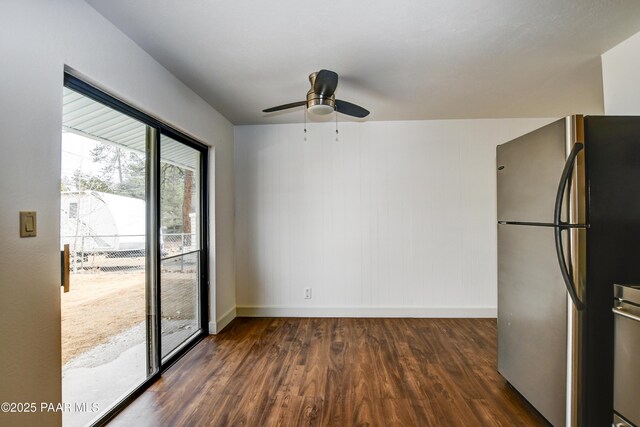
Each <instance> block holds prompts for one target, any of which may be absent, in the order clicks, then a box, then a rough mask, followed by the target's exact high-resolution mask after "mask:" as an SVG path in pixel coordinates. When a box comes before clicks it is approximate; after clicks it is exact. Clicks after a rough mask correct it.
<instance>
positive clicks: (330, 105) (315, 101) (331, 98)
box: [262, 70, 369, 118]
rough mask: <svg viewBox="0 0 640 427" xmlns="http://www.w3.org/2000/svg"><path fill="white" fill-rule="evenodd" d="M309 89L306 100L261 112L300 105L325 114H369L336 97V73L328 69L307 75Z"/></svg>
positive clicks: (357, 115)
mask: <svg viewBox="0 0 640 427" xmlns="http://www.w3.org/2000/svg"><path fill="white" fill-rule="evenodd" d="M309 82H310V83H311V89H309V92H307V100H306V101H300V102H292V103H290V104H284V105H279V106H277V107H272V108H267V109H266V110H262V112H263V113H272V112H274V111H281V110H287V109H289V108H295V107H299V106H302V105H305V106H306V107H307V111H309V113H311V114H314V115H318V116H326V115H327V114H331V113H333V112H334V111H337V112H338V113H342V114H346V115H348V116H353V117H358V118H363V117H367V116H368V115H369V111H367V110H366V109H364V108H362V107H360V106H359V105H356V104H352V103H350V102H347V101H341V100H339V99H336V97H335V90H336V87H338V74H337V73H335V72H333V71H329V70H320V71H318V72H316V73H311V74H310V75H309Z"/></svg>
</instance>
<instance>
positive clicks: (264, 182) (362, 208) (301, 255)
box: [235, 119, 551, 316]
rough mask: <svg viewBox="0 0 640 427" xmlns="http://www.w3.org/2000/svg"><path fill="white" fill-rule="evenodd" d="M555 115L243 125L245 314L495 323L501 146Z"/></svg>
mask: <svg viewBox="0 0 640 427" xmlns="http://www.w3.org/2000/svg"><path fill="white" fill-rule="evenodd" d="M550 121H551V120H550V119H508V120H451V121H410V122H369V123H340V124H339V129H340V134H339V141H336V140H335V126H334V125H333V124H332V123H314V124H311V125H308V128H309V133H308V137H307V141H304V140H303V138H304V134H303V125H302V124H293V125H267V126H239V127H236V128H235V153H236V167H235V174H236V251H237V256H236V258H237V270H236V283H237V303H238V314H239V315H292V316H306V315H309V316H495V314H496V304H497V302H496V292H497V289H496V287H497V285H496V225H495V223H496V182H495V146H496V145H497V144H499V143H502V142H506V141H508V140H510V139H512V138H514V137H517V136H519V135H522V134H524V133H526V132H528V131H530V130H533V129H535V128H537V127H539V126H542V125H544V124H546V123H549V122H550ZM305 287H311V288H312V299H311V300H305V299H303V294H304V291H303V290H304V288H305Z"/></svg>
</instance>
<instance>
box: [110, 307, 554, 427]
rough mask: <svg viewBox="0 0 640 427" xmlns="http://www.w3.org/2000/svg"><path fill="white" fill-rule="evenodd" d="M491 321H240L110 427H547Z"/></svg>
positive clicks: (212, 338) (195, 353)
mask: <svg viewBox="0 0 640 427" xmlns="http://www.w3.org/2000/svg"><path fill="white" fill-rule="evenodd" d="M496 340H497V331H496V321H495V319H327V318H324V319H297V318H295V319H294V318H277V319H274V318H259V319H257V318H252V319H250V318H238V319H236V320H234V321H233V323H232V324H231V325H230V326H229V327H228V328H227V329H226V330H224V331H223V332H222V333H221V334H219V335H217V336H210V337H208V338H206V339H205V340H204V341H202V342H201V343H199V344H198V345H197V346H196V347H195V348H194V349H193V350H192V351H191V352H190V353H188V354H187V355H186V356H185V357H183V358H182V359H181V360H180V361H179V362H178V363H177V364H176V365H174V366H173V367H172V368H171V369H169V370H168V371H167V372H166V373H165V374H164V376H163V378H162V379H160V380H159V381H158V382H157V383H155V384H154V385H152V386H151V387H150V388H149V390H147V391H146V392H145V393H143V394H142V396H140V397H139V398H138V399H137V400H136V401H135V402H133V403H132V404H131V405H130V406H129V407H128V408H126V409H125V410H124V411H123V412H122V413H121V414H119V415H118V416H117V417H116V418H115V419H114V420H113V421H112V422H111V423H110V426H201V425H211V426H280V425H282V426H340V427H342V426H420V427H422V426H465V427H467V426H510V427H511V426H538V425H540V426H543V425H546V423H545V421H544V420H543V419H542V418H541V417H540V416H539V415H538V414H537V413H536V412H535V411H534V410H533V409H531V407H530V406H529V405H528V404H527V402H526V401H524V399H523V398H522V397H521V396H520V395H519V394H518V393H517V392H515V391H514V390H513V389H512V388H511V387H510V386H508V385H507V384H506V382H505V380H504V379H503V378H502V377H501V376H500V375H499V374H498V372H497V371H496V357H497V356H496Z"/></svg>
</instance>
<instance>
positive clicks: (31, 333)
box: [0, 0, 235, 426]
mask: <svg viewBox="0 0 640 427" xmlns="http://www.w3.org/2000/svg"><path fill="white" fill-rule="evenodd" d="M0 57H1V58H2V65H1V66H0V82H2V96H1V97H0V121H1V126H0V150H1V154H0V236H2V244H1V246H0V402H5V401H8V402H38V403H39V402H59V401H60V397H61V367H60V287H59V280H60V265H59V264H60V261H59V260H60V254H59V239H58V234H59V192H60V182H59V180H60V178H59V177H60V134H61V114H62V78H63V68H64V65H65V64H67V65H69V66H70V67H72V68H74V69H76V70H78V71H79V72H81V73H83V74H84V75H86V76H89V77H90V78H91V79H93V80H95V81H96V82H99V83H100V85H101V86H102V87H103V88H105V89H106V90H108V91H109V92H111V93H113V94H115V95H116V96H119V97H121V98H122V99H124V100H126V101H127V102H130V103H131V104H132V105H134V106H136V107H139V108H140V109H142V110H144V111H146V112H148V113H151V114H152V115H155V116H157V117H159V118H161V119H164V120H166V121H167V122H169V123H170V124H172V125H174V126H175V127H177V128H179V129H182V130H184V131H186V132H187V133H190V134H192V135H193V136H195V137H196V138H198V139H200V140H202V141H204V142H206V143H209V144H211V145H212V146H214V147H215V169H214V170H215V179H213V178H212V184H213V183H215V191H216V193H215V194H216V196H215V200H212V210H213V209H214V208H215V218H216V223H215V228H214V231H215V234H212V244H213V243H214V242H215V249H216V251H215V257H214V258H213V259H212V261H214V262H212V267H215V272H216V275H215V277H214V278H212V280H214V281H215V283H216V292H215V293H213V294H212V295H211V301H212V310H211V311H212V314H214V315H215V314H216V313H217V314H221V313H224V312H226V311H228V310H230V309H233V308H234V307H235V287H234V286H235V285H234V281H235V278H234V260H233V257H234V250H233V246H234V239H233V227H234V224H233V203H234V202H233V143H232V141H233V127H232V125H231V124H230V123H229V122H228V121H227V120H226V119H224V118H223V117H222V116H221V115H220V114H218V113H217V112H216V111H215V110H213V109H212V108H211V107H210V106H209V105H208V104H206V103H205V102H204V101H203V100H202V99H201V98H200V97H199V96H197V95H196V94H195V93H193V92H192V91H190V90H189V89H188V88H187V87H186V86H184V85H183V84H182V83H180V82H179V81H178V80H177V79H176V78H174V77H173V76H172V75H171V74H170V73H169V72H168V71H166V70H165V69H164V68H162V67H161V66H160V65H159V64H158V63H157V62H155V61H154V60H153V59H152V58H151V57H150V56H149V55H147V54H146V53H145V52H144V51H142V50H141V49H140V48H139V47H138V46H137V45H136V44H135V43H133V42H132V41H131V40H129V39H128V38H127V37H126V36H125V35H124V34H122V33H121V32H120V31H119V30H117V29H116V28H115V27H114V26H112V25H111V24H110V23H109V22H108V21H107V20H105V19H104V18H103V17H102V16H101V15H99V14H98V13H97V12H95V11H94V10H93V9H92V8H91V7H90V6H88V5H87V4H86V3H84V2H83V1H80V0H57V1H50V0H40V1H38V0H29V1H24V0H3V1H2V2H1V3H0ZM20 210H35V211H37V213H38V236H37V237H35V238H22V239H21V238H19V235H18V211H20ZM212 225H213V224H212ZM214 238H215V240H213V239H214ZM60 420H61V417H60V414H59V413H57V414H56V413H52V414H42V413H36V414H30V415H25V414H18V415H10V414H5V413H0V425H12V426H18V425H58V424H60Z"/></svg>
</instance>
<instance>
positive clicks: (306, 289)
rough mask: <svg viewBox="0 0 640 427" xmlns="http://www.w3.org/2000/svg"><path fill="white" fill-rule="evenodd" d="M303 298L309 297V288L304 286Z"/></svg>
mask: <svg viewBox="0 0 640 427" xmlns="http://www.w3.org/2000/svg"><path fill="white" fill-rule="evenodd" d="M304 299H311V288H304Z"/></svg>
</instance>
